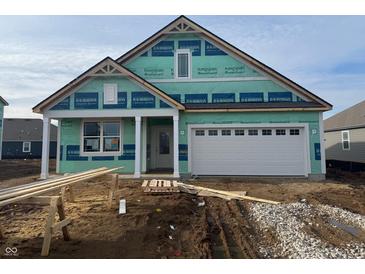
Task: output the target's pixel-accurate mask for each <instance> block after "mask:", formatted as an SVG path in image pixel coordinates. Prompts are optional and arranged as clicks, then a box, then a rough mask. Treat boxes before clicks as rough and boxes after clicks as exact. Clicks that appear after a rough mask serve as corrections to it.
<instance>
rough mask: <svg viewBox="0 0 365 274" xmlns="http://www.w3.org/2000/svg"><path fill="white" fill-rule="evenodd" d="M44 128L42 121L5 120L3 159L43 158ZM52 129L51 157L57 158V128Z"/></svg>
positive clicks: (52, 127)
mask: <svg viewBox="0 0 365 274" xmlns="http://www.w3.org/2000/svg"><path fill="white" fill-rule="evenodd" d="M42 127H43V121H42V119H23V118H5V119H4V139H3V152H2V156H3V159H37V158H41V157H42ZM50 128H51V132H50V157H51V158H56V151H57V127H56V126H55V125H51V127H50Z"/></svg>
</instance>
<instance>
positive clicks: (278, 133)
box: [276, 129, 286, 135]
mask: <svg viewBox="0 0 365 274" xmlns="http://www.w3.org/2000/svg"><path fill="white" fill-rule="evenodd" d="M276 135H286V130H285V129H277V130H276Z"/></svg>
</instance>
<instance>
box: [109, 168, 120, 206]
mask: <svg viewBox="0 0 365 274" xmlns="http://www.w3.org/2000/svg"><path fill="white" fill-rule="evenodd" d="M118 181H119V176H118V174H112V182H111V184H110V189H109V197H108V203H107V206H108V208H109V209H111V208H112V206H113V199H114V197H115V192H116V190H117V189H118Z"/></svg>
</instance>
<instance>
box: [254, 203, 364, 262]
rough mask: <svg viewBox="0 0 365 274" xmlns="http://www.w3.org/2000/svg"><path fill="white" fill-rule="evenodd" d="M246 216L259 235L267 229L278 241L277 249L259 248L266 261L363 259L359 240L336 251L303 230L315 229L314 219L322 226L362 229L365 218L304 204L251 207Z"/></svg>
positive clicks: (329, 207)
mask: <svg viewBox="0 0 365 274" xmlns="http://www.w3.org/2000/svg"><path fill="white" fill-rule="evenodd" d="M249 214H250V217H251V218H252V219H253V220H254V221H256V222H257V223H258V224H259V227H260V228H259V229H260V230H262V232H265V231H267V230H269V229H270V230H272V231H274V232H275V236H276V237H277V240H278V244H277V246H264V245H261V247H260V251H261V252H262V255H264V256H265V257H285V258H297V259H305V258H308V259H309V258H320V259H322V258H365V243H364V242H360V240H359V241H356V242H355V241H353V242H349V243H347V244H346V247H342V246H341V247H336V246H333V245H332V244H330V243H328V242H326V241H324V240H323V239H320V238H318V237H316V236H314V235H311V234H308V233H306V232H305V231H304V230H303V227H304V226H306V225H309V226H318V224H315V223H312V222H311V220H312V219H313V217H321V218H323V220H324V221H325V222H326V221H327V220H328V218H330V219H333V220H336V221H338V222H342V223H344V224H353V225H356V226H357V227H358V228H362V229H365V216H362V215H359V214H354V213H351V212H349V211H346V210H344V209H340V208H336V207H331V206H328V205H319V206H314V205H310V204H307V203H291V204H280V205H270V204H264V203H252V204H251V207H250V212H249Z"/></svg>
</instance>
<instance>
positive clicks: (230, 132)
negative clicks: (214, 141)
mask: <svg viewBox="0 0 365 274" xmlns="http://www.w3.org/2000/svg"><path fill="white" fill-rule="evenodd" d="M223 132H225V133H227V132H229V134H223ZM221 136H232V129H221Z"/></svg>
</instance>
